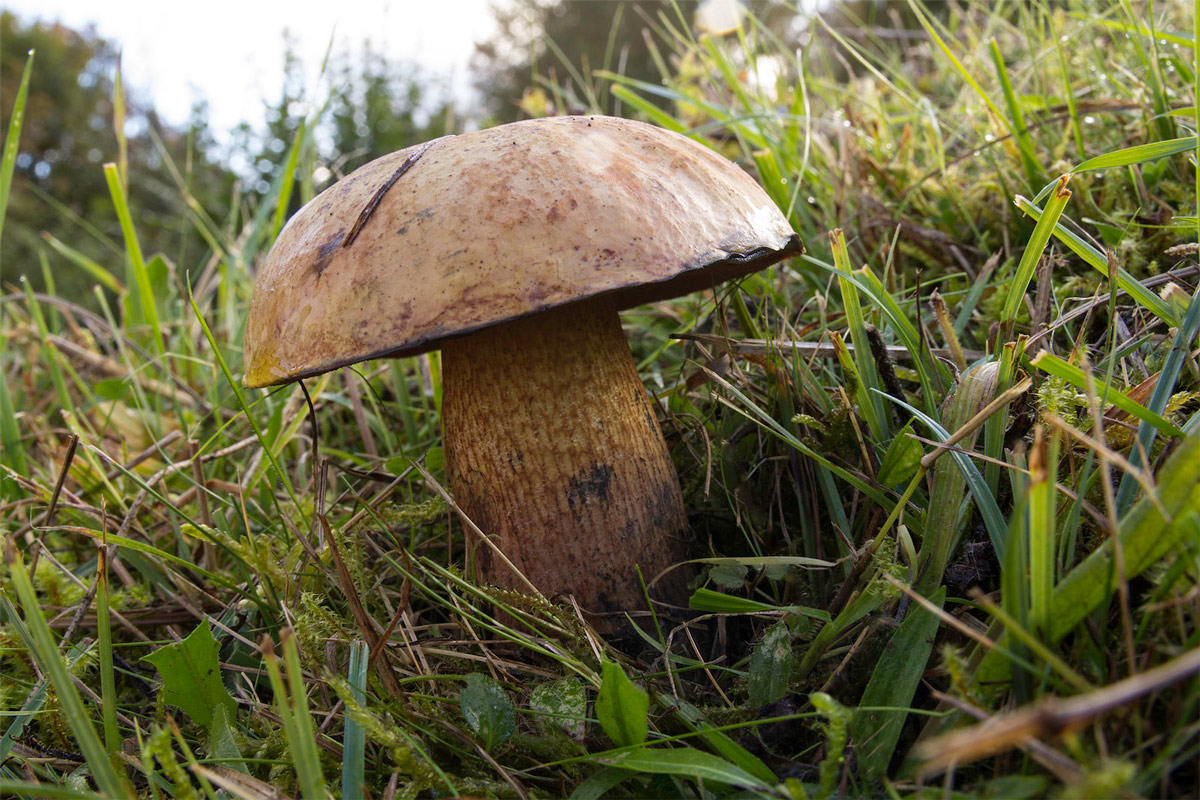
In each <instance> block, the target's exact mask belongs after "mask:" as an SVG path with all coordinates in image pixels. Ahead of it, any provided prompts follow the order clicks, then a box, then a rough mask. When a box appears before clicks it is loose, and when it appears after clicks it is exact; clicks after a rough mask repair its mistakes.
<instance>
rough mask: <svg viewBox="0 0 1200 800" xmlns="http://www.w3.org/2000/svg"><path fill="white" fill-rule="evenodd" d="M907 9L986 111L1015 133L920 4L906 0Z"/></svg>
mask: <svg viewBox="0 0 1200 800" xmlns="http://www.w3.org/2000/svg"><path fill="white" fill-rule="evenodd" d="M908 7H909V8H910V9H912V12H913V14H914V15H916V17H917V20H918V21H919V22H920V23H921V27H922V28H924V29H925V32H926V33H927V34H929V38H930V39H933V43H934V44H935V45H937V49H938V50H941V51H942V55H944V56H945V57H946V58H948V59H949V60H950V63H951V64H953V65H954V69H955V71H956V72H957V73H958V74H959V76H961V77H962V79H963V80H964V81H966V82H967V85H968V86H970V87H971V88H972V89H974V90H975V94H977V95H979V99H981V100H982V101H983V102H984V105H986V106H987V107H988V110H990V111H991V112H992V114H993V115H995V118H996V119H997V120H998V121H1000V122H1002V123H1003V124H1004V126H1005V127H1006V128H1008V132H1009V133H1015V131H1013V130H1012V127H1011V125H1010V123H1009V121H1008V118H1007V117H1005V116H1004V114H1003V113H1002V112H1001V111H1000V108H999V106H997V105H996V103H995V101H994V100H992V98H991V96H990V95H989V94H988V93H987V92H985V91H984V90H983V87H982V86H980V85H979V82H978V81H977V80H975V78H974V77H973V76H972V75H971V73H970V72H969V71H968V70H967V68H966V67H965V66H963V63H962V62H961V61H959V59H958V56H956V55H955V54H954V51H953V50H951V49H950V46H949V45H948V44H946V40H945V39H943V38H942V36H941V34H939V33H938V30H937V27H936V26H935V25H934V24H933V21H932V20H931V19H930V18H929V16H928V15H927V14H926V12H925V9H924V8H923V6H922V4H921V3H920V2H918V0H908Z"/></svg>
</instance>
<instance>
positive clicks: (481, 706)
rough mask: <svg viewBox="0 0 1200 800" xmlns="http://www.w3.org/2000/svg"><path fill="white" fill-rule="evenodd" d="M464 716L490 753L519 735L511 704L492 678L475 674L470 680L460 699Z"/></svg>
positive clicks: (468, 677)
mask: <svg viewBox="0 0 1200 800" xmlns="http://www.w3.org/2000/svg"><path fill="white" fill-rule="evenodd" d="M458 703H459V706H460V707H461V708H462V715H463V717H464V718H465V719H466V720H467V725H469V726H470V727H471V730H473V731H474V732H475V733H476V735H478V736H479V737H480V738H481V739H483V746H484V748H486V749H487V750H489V751H490V750H491V749H492V748H494V747H495V746H496V745H498V744H503V743H504V742H505V741H507V740H508V739H509V737H511V736H512V735H513V732H514V731H516V728H517V722H516V714H515V713H514V712H513V705H512V701H511V700H509V699H508V695H507V694H505V693H504V690H503V689H501V688H500V684H498V683H496V681H495V679H493V678H492V677H491V676H489V675H484V674H482V673H478V672H474V673H471V674H470V675H468V676H467V688H465V689H463V690H462V693H461V694H460V695H459V696H458Z"/></svg>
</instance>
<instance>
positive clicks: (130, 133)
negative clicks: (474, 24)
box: [0, 0, 915, 305]
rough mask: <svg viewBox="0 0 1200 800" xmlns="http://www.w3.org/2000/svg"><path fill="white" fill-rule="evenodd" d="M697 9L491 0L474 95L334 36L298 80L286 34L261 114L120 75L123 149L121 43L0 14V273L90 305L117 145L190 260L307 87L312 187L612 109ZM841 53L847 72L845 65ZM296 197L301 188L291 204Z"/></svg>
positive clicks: (784, 8) (656, 77) (861, 17)
mask: <svg viewBox="0 0 1200 800" xmlns="http://www.w3.org/2000/svg"><path fill="white" fill-rule="evenodd" d="M747 7H748V9H749V10H750V11H751V12H752V13H753V14H754V15H755V16H756V19H757V20H758V22H759V23H760V24H761V25H763V26H764V27H765V29H766V30H767V31H769V32H770V33H771V34H772V35H774V36H776V37H778V40H779V43H780V45H781V46H782V47H783V48H785V49H795V47H797V46H799V45H800V44H801V43H802V42H807V41H808V39H809V37H810V36H811V35H813V34H812V32H810V31H809V30H808V29H807V22H806V21H807V19H808V17H807V16H806V15H805V14H803V13H801V12H800V11H799V10H798V9H797V8H796V7H795V6H792V5H791V4H788V3H780V2H763V1H762V0H759V1H758V2H752V3H749V4H747ZM696 8H697V2H696V1H695V0H682V1H681V2H675V3H667V2H661V1H660V0H590V1H589V2H547V0H513V2H509V3H505V4H499V5H498V6H497V7H496V8H495V9H494V11H493V13H494V14H495V17H496V28H497V33H496V36H495V37H493V38H492V39H490V40H488V41H485V42H479V43H477V46H476V53H475V56H474V58H473V59H472V62H471V64H470V69H471V72H472V76H473V83H474V86H475V89H476V90H477V95H476V97H474V98H473V99H472V100H471V102H470V107H464V101H463V99H462V98H455V97H453V96H452V95H451V93H450V91H449V89H448V88H447V86H446V85H445V83H444V81H443V80H442V79H441V78H440V77H439V76H436V75H431V74H427V73H426V72H425V71H424V70H423V69H422V68H421V67H420V65H418V64H415V63H412V62H409V61H405V60H403V59H398V58H395V57H393V56H391V55H389V54H388V53H386V52H383V51H382V50H381V49H380V48H379V47H378V46H376V45H373V44H372V43H371V42H369V41H364V42H361V43H359V44H357V45H355V46H346V47H343V48H341V49H339V50H335V51H333V52H332V53H331V54H330V57H329V60H328V63H327V64H326V65H324V70H323V79H324V81H325V85H323V86H322V87H321V89H319V90H315V89H314V87H310V86H306V85H305V77H304V68H305V66H306V65H304V64H302V63H300V61H299V59H298V58H297V56H296V55H295V54H294V53H293V51H292V50H291V49H290V48H286V49H285V53H284V57H283V62H282V63H281V64H280V69H281V71H282V73H283V74H284V81H283V91H282V92H281V94H280V96H278V97H264V98H262V103H263V114H262V118H261V120H246V121H245V122H243V123H242V125H240V126H239V127H238V128H237V129H235V130H232V131H216V130H213V129H212V128H211V127H210V125H209V121H208V108H207V104H206V102H204V101H198V102H197V103H196V104H195V105H194V106H193V109H192V114H191V117H190V119H188V120H187V121H186V124H183V125H178V124H171V123H170V122H168V121H166V120H164V119H163V118H162V117H160V115H159V114H158V113H157V112H156V111H155V108H154V106H153V103H152V101H151V99H150V98H148V97H145V96H144V95H143V94H142V93H140V92H138V91H137V90H136V87H134V89H133V90H132V91H130V87H122V89H123V91H122V93H121V96H122V99H123V103H124V112H123V118H124V131H125V135H126V137H125V138H126V141H127V152H125V153H122V152H120V149H119V145H118V139H117V136H116V132H115V130H114V124H115V123H114V111H115V109H114V103H113V100H114V93H115V91H116V82H117V80H118V75H119V73H120V57H119V47H120V44H119V43H118V42H112V41H108V40H105V39H104V38H102V37H100V36H99V35H97V33H96V32H95V30H94V29H83V30H74V29H72V28H69V27H66V26H64V25H62V24H58V23H52V22H46V21H43V20H39V19H36V18H23V17H18V16H17V15H15V14H13V13H12V12H10V11H4V12H0V43H2V46H0V119H3V120H5V121H7V120H8V118H9V116H10V114H11V110H12V103H13V101H14V99H15V97H16V94H17V92H16V89H17V86H18V83H19V81H20V78H21V71H22V69H23V68H24V64H25V58H26V54H27V53H28V52H29V51H30V50H35V51H36V52H37V54H38V55H37V68H36V70H35V71H34V73H33V77H32V81H31V84H30V88H29V104H28V107H27V114H26V117H27V118H26V122H25V128H24V133H23V135H22V139H21V142H20V145H21V150H20V154H19V155H18V159H17V164H16V172H15V178H14V184H13V189H12V195H11V206H10V208H9V212H8V219H7V221H6V222H7V224H6V226H5V236H4V238H3V242H2V247H3V250H2V251H0V270H2V273H0V274H2V277H3V280H4V281H13V280H15V279H16V278H17V277H18V276H21V275H24V276H26V278H27V279H28V280H29V281H30V282H31V284H32V285H33V287H34V288H35V289H38V290H40V289H43V288H45V285H46V280H47V272H49V274H50V275H51V276H53V277H52V278H51V280H52V281H53V282H54V283H55V284H56V289H57V291H58V292H59V293H60V294H61V295H62V296H64V297H66V298H69V299H71V300H72V301H77V302H81V303H83V304H85V305H91V304H92V303H94V298H93V297H92V282H91V280H90V279H89V277H88V275H87V273H86V272H83V271H80V270H79V269H76V268H74V267H73V266H72V264H73V263H78V261H79V259H90V260H92V261H95V262H98V263H104V262H105V260H106V259H107V258H110V257H117V258H123V257H124V256H123V253H122V249H121V246H120V229H119V225H118V221H117V218H116V214H115V213H114V211H113V207H112V201H111V196H110V195H109V190H108V187H107V185H106V183H105V180H104V175H103V172H102V170H101V165H102V164H103V163H105V162H109V161H119V160H121V159H127V161H126V166H127V169H126V170H125V173H126V174H129V175H134V176H136V180H134V181H132V182H131V185H130V186H129V187H128V192H129V194H130V205H131V207H132V208H133V209H134V210H135V211H136V212H137V215H138V217H139V226H138V230H139V235H140V236H141V237H142V245H143V247H144V248H145V250H146V251H147V252H148V253H161V254H162V255H163V256H164V258H165V259H166V260H167V261H168V262H169V263H171V264H182V265H187V266H192V267H194V268H195V269H194V271H199V269H201V268H202V266H203V263H204V261H205V260H206V259H207V258H208V257H209V256H211V255H212V250H211V248H210V247H209V246H208V243H206V241H205V239H204V237H203V236H202V235H201V234H200V232H199V231H198V230H197V227H196V226H195V225H194V224H193V223H192V221H191V215H192V214H195V213H203V214H205V215H206V216H207V217H208V218H209V219H210V220H212V221H214V222H215V223H216V224H218V225H219V226H220V227H221V228H222V229H224V230H227V231H235V230H238V229H240V227H241V226H242V225H243V224H244V223H245V220H246V219H247V218H248V217H249V216H251V215H253V213H254V210H255V209H256V208H257V207H258V204H259V203H260V202H261V201H262V199H263V198H264V197H265V196H266V195H267V194H268V193H269V191H270V185H271V181H272V180H274V179H276V178H277V176H278V175H279V172H280V170H281V167H282V165H283V164H284V163H285V162H286V159H287V155H288V153H287V150H288V147H289V145H290V143H291V142H293V141H295V139H296V135H297V132H298V130H299V128H300V126H301V124H302V122H303V120H304V117H305V114H306V113H307V112H308V111H309V110H310V105H309V104H310V103H312V102H317V101H319V102H321V103H323V104H325V108H324V113H323V114H322V115H320V123H319V130H318V131H315V132H314V135H313V136H312V137H311V143H310V144H309V146H310V147H312V148H313V152H311V153H306V154H304V157H302V158H301V159H300V163H302V164H308V165H310V167H311V169H310V170H309V171H308V173H307V174H304V175H297V176H296V177H297V180H299V181H301V182H306V183H308V184H309V185H310V187H311V188H312V189H313V190H315V191H320V190H321V189H323V188H324V187H325V186H327V185H329V184H331V183H333V182H334V181H336V180H337V179H338V178H339V177H341V176H342V175H345V174H347V173H348V172H350V171H352V170H354V169H355V168H357V167H359V166H361V165H362V164H364V163H366V162H367V161H370V160H371V159H374V158H376V157H378V156H380V155H383V154H385V153H390V152H393V151H395V150H399V149H401V148H403V147H407V146H408V145H410V144H413V143H415V142H420V141H424V140H426V139H430V138H434V137H436V136H441V135H443V134H446V133H454V132H460V131H462V130H465V129H470V128H475V127H487V126H490V125H493V124H497V123H502V122H510V121H513V120H516V119H521V118H526V117H529V116H544V115H546V114H555V113H571V112H576V113H582V112H584V111H595V110H597V109H599V110H602V111H606V112H609V113H616V114H620V113H621V110H622V109H621V103H620V101H619V100H617V99H615V98H613V97H612V95H611V93H610V86H611V85H612V84H611V82H609V81H607V80H600V79H598V78H594V77H592V74H593V72H595V71H611V72H614V73H618V74H620V75H623V76H626V77H628V78H630V79H632V80H637V81H651V82H658V81H665V79H666V77H667V76H668V74H669V73H670V72H671V71H672V69H673V68H672V67H671V66H669V65H668V64H667V60H669V59H667V58H665V57H664V54H663V51H662V49H661V42H660V44H657V45H656V44H655V38H656V36H658V35H659V34H661V33H662V32H663V23H662V21H661V20H662V19H663V18H666V19H668V20H671V21H673V22H675V23H676V24H678V25H679V27H680V28H681V29H687V28H689V27H690V25H691V24H692V19H693V16H694V15H695V12H696ZM826 19H827V20H828V21H830V23H831V24H832V26H833V27H834V28H835V29H836V28H837V27H838V26H839V25H844V26H846V27H855V28H862V29H864V30H869V29H871V27H873V26H875V25H876V24H877V23H878V22H879V21H886V22H887V24H888V25H889V26H890V27H892V28H895V26H896V25H897V24H901V25H904V26H908V27H912V26H913V25H915V20H913V19H912V17H911V12H909V11H908V8H907V5H906V4H905V3H898V2H870V0H858V1H857V2H850V3H841V4H835V6H834V7H833V8H831V9H828V10H826ZM286 38H287V37H286V34H285V43H286ZM893 41H894V43H895V46H896V47H898V48H899V47H903V46H904V43H905V41H904V38H903V37H899V38H896V39H894V40H893ZM668 55H669V54H668ZM308 66H311V65H308ZM833 66H834V68H835V70H837V71H842V72H844V71H845V70H846V69H848V67H849V65H848V64H836V65H833ZM562 87H566V88H567V91H566V92H565V93H562V92H561V88H562ZM314 91H322V92H323V93H322V96H321V97H319V98H317V97H314V96H313V92H314ZM556 92H557V93H558V95H557V96H552V95H555V93H556ZM651 99H652V101H655V102H658V103H660V104H661V105H664V106H665V105H668V102H667V101H665V100H663V99H661V98H658V99H657V100H655V99H654V98H651ZM188 197H190V198H191V199H192V202H189V201H188V200H187V198H188ZM300 197H301V195H300V194H299V193H298V194H297V195H295V196H294V199H293V206H294V208H293V209H292V210H295V208H298V207H299V203H300ZM189 206H191V208H190V209H189ZM68 250H69V251H70V253H68Z"/></svg>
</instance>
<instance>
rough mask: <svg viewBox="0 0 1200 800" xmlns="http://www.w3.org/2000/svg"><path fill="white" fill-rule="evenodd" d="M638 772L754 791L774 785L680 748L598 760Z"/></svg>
mask: <svg viewBox="0 0 1200 800" xmlns="http://www.w3.org/2000/svg"><path fill="white" fill-rule="evenodd" d="M596 760H597V761H599V762H600V763H602V764H609V765H611V766H614V767H620V768H621V769H628V770H634V771H635V772H650V773H654V774H657V775H682V776H683V777H685V778H692V779H695V778H703V779H704V780H712V781H720V782H721V783H727V784H729V785H731V786H739V787H746V788H751V789H761V790H766V789H770V788H771V785H770V784H769V783H766V782H765V781H762V780H760V779H758V778H756V777H754V776H753V775H751V774H750V773H749V772H746V771H745V770H744V769H741V768H739V767H736V766H734V765H733V764H730V763H729V762H728V761H726V760H725V759H723V758H721V757H719V756H714V755H713V754H712V753H705V752H704V751H703V750H696V749H694V748H691V747H676V748H672V749H670V750H649V749H646V748H639V749H637V750H629V751H627V752H624V753H615V754H613V755H610V756H600V757H598V758H597V759H596Z"/></svg>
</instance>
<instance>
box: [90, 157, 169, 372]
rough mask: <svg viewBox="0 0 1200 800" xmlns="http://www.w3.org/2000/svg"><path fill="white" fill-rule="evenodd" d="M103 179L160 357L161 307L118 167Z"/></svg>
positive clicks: (106, 170) (133, 283)
mask: <svg viewBox="0 0 1200 800" xmlns="http://www.w3.org/2000/svg"><path fill="white" fill-rule="evenodd" d="M104 178H105V180H107V181H108V191H109V194H111V195H112V201H113V207H114V208H115V209H116V211H117V219H118V220H119V221H120V223H121V234H122V235H123V236H124V237H125V252H126V255H127V256H128V258H129V266H130V269H131V270H132V275H133V280H131V281H129V283H130V285H131V286H132V287H133V293H134V302H135V304H136V306H137V308H138V310H139V311H140V312H141V316H142V321H144V322H145V323H146V324H148V325H149V326H150V331H151V333H153V334H154V335H153V339H154V351H155V352H156V353H158V354H159V355H160V356H161V355H163V352H164V351H163V337H162V326H161V325H160V324H159V321H158V307H157V306H156V305H155V303H154V287H153V286H151V285H150V275H149V273H148V272H147V271H146V261H145V259H144V258H143V257H142V246H141V244H139V243H138V237H137V231H136V230H134V227H133V216H132V215H131V214H130V211H129V200H128V198H127V197H126V195H125V187H124V185H123V184H122V180H121V175H120V172H119V170H118V169H117V165H116V164H105V165H104Z"/></svg>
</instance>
